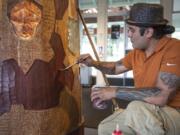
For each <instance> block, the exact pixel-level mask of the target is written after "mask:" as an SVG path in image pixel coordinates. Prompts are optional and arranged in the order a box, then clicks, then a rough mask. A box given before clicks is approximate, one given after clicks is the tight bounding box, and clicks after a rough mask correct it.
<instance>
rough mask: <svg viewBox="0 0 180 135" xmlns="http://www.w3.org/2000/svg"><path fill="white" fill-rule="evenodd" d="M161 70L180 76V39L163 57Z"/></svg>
mask: <svg viewBox="0 0 180 135" xmlns="http://www.w3.org/2000/svg"><path fill="white" fill-rule="evenodd" d="M160 71H162V72H168V73H172V74H175V75H177V76H180V41H179V42H176V44H173V46H172V47H171V48H169V49H168V50H167V52H166V53H165V56H164V57H163V59H162V63H161V67H160Z"/></svg>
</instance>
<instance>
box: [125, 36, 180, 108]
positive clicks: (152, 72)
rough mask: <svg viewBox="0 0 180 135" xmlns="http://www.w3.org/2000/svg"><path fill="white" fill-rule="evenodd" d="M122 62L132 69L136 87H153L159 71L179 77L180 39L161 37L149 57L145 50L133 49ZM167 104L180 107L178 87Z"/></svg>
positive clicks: (179, 90) (179, 89)
mask: <svg viewBox="0 0 180 135" xmlns="http://www.w3.org/2000/svg"><path fill="white" fill-rule="evenodd" d="M123 64H124V66H125V67H127V68H128V69H132V70H133V75H134V82H135V87H136V88H143V87H155V86H156V80H157V77H158V74H159V72H160V71H162V72H168V73H172V74H175V75H177V76H179V77H180V40H177V39H174V38H169V37H166V36H165V37H163V38H162V39H160V40H159V42H158V43H157V45H156V48H155V52H154V53H153V54H152V55H151V56H149V57H146V55H145V52H143V51H141V50H138V49H134V50H133V51H131V52H129V53H128V54H127V55H126V57H125V58H124V59H123ZM168 105H170V106H171V107H176V108H180V88H178V89H177V92H176V95H175V97H174V98H173V99H172V100H171V101H170V102H169V103H168Z"/></svg>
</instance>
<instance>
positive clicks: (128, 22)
mask: <svg viewBox="0 0 180 135" xmlns="http://www.w3.org/2000/svg"><path fill="white" fill-rule="evenodd" d="M125 22H126V23H127V24H130V25H136V26H144V27H148V26H159V25H166V24H167V23H168V20H166V19H164V20H162V21H161V22H158V23H155V22H153V23H147V22H136V21H132V20H130V19H126V20H125Z"/></svg>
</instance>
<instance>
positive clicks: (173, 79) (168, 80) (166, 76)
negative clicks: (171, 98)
mask: <svg viewBox="0 0 180 135" xmlns="http://www.w3.org/2000/svg"><path fill="white" fill-rule="evenodd" d="M160 78H161V80H162V81H163V83H164V84H165V85H167V86H168V88H170V89H176V88H178V87H179V86H178V85H180V77H178V76H176V75H174V74H171V73H167V72H160Z"/></svg>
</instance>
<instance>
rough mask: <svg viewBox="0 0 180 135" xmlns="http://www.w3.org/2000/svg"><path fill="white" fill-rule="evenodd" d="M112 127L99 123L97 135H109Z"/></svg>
mask: <svg viewBox="0 0 180 135" xmlns="http://www.w3.org/2000/svg"><path fill="white" fill-rule="evenodd" d="M113 129H114V128H113V127H111V126H110V125H109V124H104V123H100V124H99V125H98V135H109V134H111V133H112V131H113Z"/></svg>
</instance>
